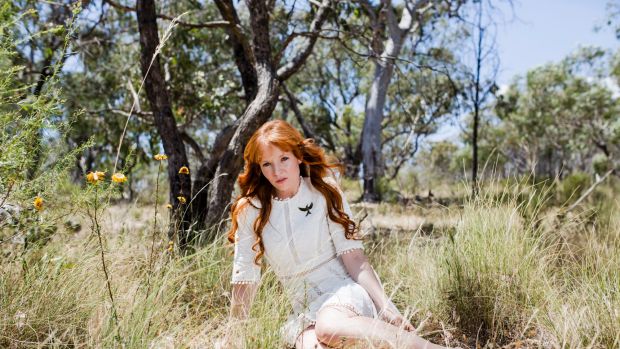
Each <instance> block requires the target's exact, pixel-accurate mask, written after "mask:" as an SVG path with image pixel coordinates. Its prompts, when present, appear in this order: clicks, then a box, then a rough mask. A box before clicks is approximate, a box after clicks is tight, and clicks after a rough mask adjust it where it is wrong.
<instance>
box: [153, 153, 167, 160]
mask: <svg viewBox="0 0 620 349" xmlns="http://www.w3.org/2000/svg"><path fill="white" fill-rule="evenodd" d="M153 158H154V159H155V160H157V161H162V160H167V159H168V156H167V155H166V154H157V155H155V156H153Z"/></svg>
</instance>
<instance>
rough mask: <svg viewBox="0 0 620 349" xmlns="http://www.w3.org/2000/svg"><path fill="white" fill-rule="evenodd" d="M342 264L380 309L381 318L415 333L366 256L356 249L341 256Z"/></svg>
mask: <svg viewBox="0 0 620 349" xmlns="http://www.w3.org/2000/svg"><path fill="white" fill-rule="evenodd" d="M341 258H342V262H343V263H344V266H345V268H346V269H347V272H348V273H349V275H351V278H353V280H355V282H357V283H358V284H360V285H361V286H362V287H363V288H364V289H365V290H366V292H368V295H369V296H370V298H372V300H373V302H374V303H375V306H376V308H377V309H379V316H380V317H381V318H382V319H383V320H384V321H386V322H389V323H391V324H393V325H395V326H401V325H403V324H404V328H405V330H408V331H414V330H415V328H414V327H413V325H411V324H410V323H409V321H407V320H406V319H405V318H404V317H403V316H402V315H401V314H400V313H399V312H398V310H396V309H394V307H393V305H392V302H391V301H390V300H389V298H388V297H387V296H386V294H385V292H384V290H383V287H382V286H381V282H380V281H379V279H378V277H377V274H376V273H375V271H374V269H373V268H372V266H371V265H370V262H369V261H368V258H367V257H366V254H364V251H363V250H361V249H356V250H352V251H349V252H347V253H344V254H342V255H341Z"/></svg>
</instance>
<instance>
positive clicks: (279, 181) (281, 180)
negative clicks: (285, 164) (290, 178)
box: [276, 178, 286, 184]
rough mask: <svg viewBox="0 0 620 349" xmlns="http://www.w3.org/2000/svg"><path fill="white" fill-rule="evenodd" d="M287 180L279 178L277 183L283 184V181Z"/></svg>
mask: <svg viewBox="0 0 620 349" xmlns="http://www.w3.org/2000/svg"><path fill="white" fill-rule="evenodd" d="M285 180H286V178H282V179H278V180H277V181H276V183H278V184H282V183H284V181H285Z"/></svg>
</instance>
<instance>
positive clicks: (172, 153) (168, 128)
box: [136, 0, 193, 248]
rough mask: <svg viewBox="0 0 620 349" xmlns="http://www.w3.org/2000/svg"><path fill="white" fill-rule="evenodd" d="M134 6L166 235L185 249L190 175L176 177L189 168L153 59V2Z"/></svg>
mask: <svg viewBox="0 0 620 349" xmlns="http://www.w3.org/2000/svg"><path fill="white" fill-rule="evenodd" d="M136 7H137V17H138V30H139V32H140V47H141V50H140V64H141V67H142V76H143V77H144V79H145V82H144V86H145V90H146V95H147V98H148V101H149V105H150V107H151V110H152V112H153V116H154V118H155V125H156V127H157V132H158V133H159V136H160V138H161V140H162V143H163V146H164V151H165V153H166V155H168V180H169V183H170V193H169V197H170V202H171V203H172V206H173V209H172V213H171V214H172V216H171V218H172V219H171V225H170V230H169V232H168V234H169V237H170V238H171V239H172V238H174V234H175V233H176V232H177V231H179V232H180V233H179V246H180V247H181V248H185V247H186V246H187V245H188V244H189V243H190V241H191V240H192V238H193V237H192V236H190V235H189V233H188V230H187V229H188V227H189V223H190V222H191V210H189V209H186V205H188V204H189V202H190V198H191V194H192V182H191V177H190V175H187V174H180V173H179V169H180V168H181V167H183V166H187V167H188V168H189V163H188V160H187V154H186V152H185V145H184V144H183V141H182V139H181V136H180V134H179V130H178V129H177V125H176V121H175V119H174V116H173V114H172V107H171V103H170V97H169V95H168V90H167V88H166V81H165V80H164V76H163V73H162V69H161V65H160V61H159V55H157V56H156V57H154V58H153V56H154V55H155V54H156V53H158V52H157V46H158V45H159V35H158V33H157V22H156V10H155V2H154V0H138V2H137V6H136ZM181 196H182V197H184V198H185V200H186V201H187V203H186V204H182V203H181V202H180V201H179V199H178V197H181Z"/></svg>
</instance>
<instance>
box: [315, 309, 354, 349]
mask: <svg viewBox="0 0 620 349" xmlns="http://www.w3.org/2000/svg"><path fill="white" fill-rule="evenodd" d="M352 316H355V313H353V312H351V311H349V310H348V309H344V308H341V307H335V306H334V307H331V306H328V307H325V308H323V309H321V310H320V311H319V312H318V314H317V317H316V325H315V328H314V330H315V334H316V338H317V339H318V341H319V342H321V343H325V344H327V345H329V346H332V347H333V346H337V345H338V344H340V343H341V342H342V340H343V338H341V335H342V331H341V327H342V325H344V324H346V319H347V318H350V317H352Z"/></svg>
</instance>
